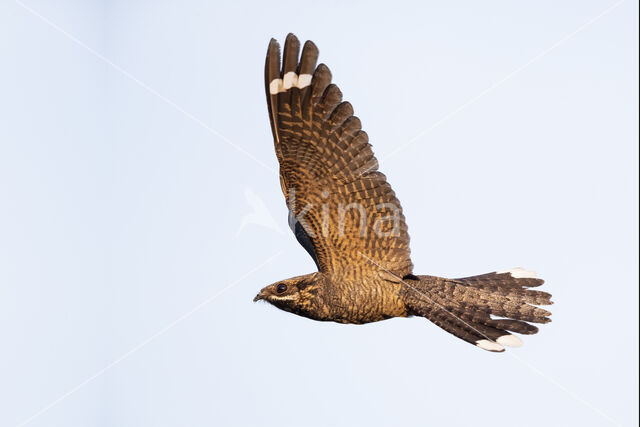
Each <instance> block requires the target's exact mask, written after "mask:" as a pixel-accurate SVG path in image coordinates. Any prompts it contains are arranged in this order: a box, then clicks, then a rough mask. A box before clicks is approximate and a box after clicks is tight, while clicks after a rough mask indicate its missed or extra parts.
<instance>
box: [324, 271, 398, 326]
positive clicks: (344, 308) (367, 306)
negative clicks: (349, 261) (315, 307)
mask: <svg viewBox="0 0 640 427" xmlns="http://www.w3.org/2000/svg"><path fill="white" fill-rule="evenodd" d="M400 286H401V284H395V283H388V282H386V283H385V282H382V281H373V282H364V283H359V282H355V281H354V282H342V283H338V284H335V285H334V286H333V287H334V289H333V290H332V292H331V296H330V298H329V299H328V301H327V302H328V306H329V307H328V308H329V312H330V313H331V317H332V319H331V320H333V321H336V322H340V323H358V324H360V323H370V322H377V321H380V320H384V319H389V318H391V317H406V316H407V310H406V308H405V305H404V302H403V300H402V298H401V296H400Z"/></svg>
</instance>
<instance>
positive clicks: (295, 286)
mask: <svg viewBox="0 0 640 427" xmlns="http://www.w3.org/2000/svg"><path fill="white" fill-rule="evenodd" d="M324 280H325V279H324V277H323V275H322V273H312V274H306V275H304V276H297V277H292V278H290V279H285V280H280V281H278V282H276V283H273V284H271V285H269V286H266V287H264V288H262V290H261V291H260V292H259V293H258V295H256V297H255V298H254V299H253V301H254V302H255V301H260V300H264V301H266V302H268V303H270V304H273V305H275V306H276V307H278V308H279V309H281V310H285V311H288V312H290V313H295V314H298V315H300V316H304V317H310V318H314V319H315V318H318V317H319V315H320V314H321V313H319V311H321V305H322V303H321V295H322V288H323V283H324Z"/></svg>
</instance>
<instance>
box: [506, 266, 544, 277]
mask: <svg viewBox="0 0 640 427" xmlns="http://www.w3.org/2000/svg"><path fill="white" fill-rule="evenodd" d="M496 273H497V274H505V273H509V274H511V277H513V278H514V279H535V278H536V272H535V271H529V270H525V269H524V268H520V267H518V268H512V269H511V270H504V271H497V272H496Z"/></svg>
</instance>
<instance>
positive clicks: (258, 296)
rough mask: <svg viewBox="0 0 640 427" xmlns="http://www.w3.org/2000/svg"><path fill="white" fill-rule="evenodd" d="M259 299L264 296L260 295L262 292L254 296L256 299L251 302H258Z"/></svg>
mask: <svg viewBox="0 0 640 427" xmlns="http://www.w3.org/2000/svg"><path fill="white" fill-rule="evenodd" d="M261 299H264V295H263V294H262V292H260V293H259V294H258V295H256V297H255V298H254V299H253V302H256V301H260V300H261Z"/></svg>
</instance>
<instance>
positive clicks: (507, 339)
mask: <svg viewBox="0 0 640 427" xmlns="http://www.w3.org/2000/svg"><path fill="white" fill-rule="evenodd" d="M496 341H498V344H501V345H504V346H507V347H520V346H522V340H521V339H520V338H518V337H516V336H515V335H503V336H501V337H500V338H498V339H497V340H496Z"/></svg>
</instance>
